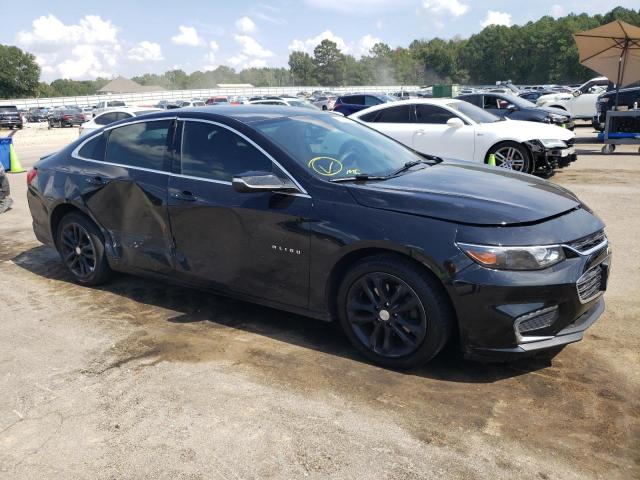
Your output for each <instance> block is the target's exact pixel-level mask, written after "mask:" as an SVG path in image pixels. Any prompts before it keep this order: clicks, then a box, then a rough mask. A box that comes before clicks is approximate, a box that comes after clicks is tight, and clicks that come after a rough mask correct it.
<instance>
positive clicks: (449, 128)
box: [349, 99, 576, 174]
mask: <svg viewBox="0 0 640 480" xmlns="http://www.w3.org/2000/svg"><path fill="white" fill-rule="evenodd" d="M349 118H353V119H355V120H357V121H359V122H362V123H364V124H366V125H368V126H370V127H372V128H374V129H376V130H379V131H380V132H382V133H384V134H386V135H388V136H390V137H392V138H395V139H396V140H398V141H399V142H402V143H404V144H405V145H407V146H409V147H411V148H413V149H414V150H417V151H418V152H421V153H425V154H429V155H435V156H438V157H442V158H445V159H455V160H465V161H470V162H477V163H487V162H488V160H489V158H490V157H489V156H490V155H491V154H493V155H494V158H495V162H496V165H497V166H500V167H503V168H508V169H512V170H517V171H519V172H525V173H533V172H534V171H538V172H540V173H547V174H550V173H551V172H553V169H554V167H557V166H565V165H568V164H569V162H570V161H573V160H575V158H576V157H575V152H574V149H573V143H574V141H575V134H574V133H573V132H571V131H570V130H567V129H564V128H560V127H556V126H554V125H547V124H544V123H537V122H522V121H517V120H505V119H502V118H500V117H498V116H496V115H494V114H492V113H490V112H486V111H485V110H482V109H481V108H478V107H476V106H475V105H472V104H470V103H468V102H464V101H460V100H455V99H416V100H402V101H399V102H393V103H383V104H381V105H376V106H374V107H371V108H367V109H366V110H361V111H360V112H356V113H354V114H352V115H350V116H349Z"/></svg>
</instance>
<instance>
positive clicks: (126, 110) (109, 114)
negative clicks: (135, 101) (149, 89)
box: [80, 107, 163, 136]
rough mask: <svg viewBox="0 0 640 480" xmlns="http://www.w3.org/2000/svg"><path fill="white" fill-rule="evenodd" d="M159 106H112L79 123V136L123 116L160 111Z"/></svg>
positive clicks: (135, 115)
mask: <svg viewBox="0 0 640 480" xmlns="http://www.w3.org/2000/svg"><path fill="white" fill-rule="evenodd" d="M162 111H163V110H161V109H159V108H150V107H122V108H113V109H111V110H107V111H106V112H102V113H99V114H98V115H96V116H95V117H93V118H92V119H91V120H90V121H88V122H85V123H83V124H82V125H80V136H82V135H87V134H89V133H91V132H93V131H95V130H98V129H99V128H102V127H104V126H105V125H109V124H110V123H113V122H117V121H118V120H124V119H125V118H131V117H138V116H140V115H145V114H147V113H154V112H162Z"/></svg>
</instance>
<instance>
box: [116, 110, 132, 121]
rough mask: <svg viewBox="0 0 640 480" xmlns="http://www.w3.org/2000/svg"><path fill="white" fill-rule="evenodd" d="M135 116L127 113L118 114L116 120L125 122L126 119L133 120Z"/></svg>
mask: <svg viewBox="0 0 640 480" xmlns="http://www.w3.org/2000/svg"><path fill="white" fill-rule="evenodd" d="M132 116H133V115H131V114H129V113H126V112H117V113H116V120H124V119H125V118H131V117H132Z"/></svg>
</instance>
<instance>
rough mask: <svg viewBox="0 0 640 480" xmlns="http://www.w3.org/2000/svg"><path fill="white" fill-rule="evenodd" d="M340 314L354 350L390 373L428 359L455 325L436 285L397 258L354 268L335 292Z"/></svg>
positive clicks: (375, 260)
mask: <svg viewBox="0 0 640 480" xmlns="http://www.w3.org/2000/svg"><path fill="white" fill-rule="evenodd" d="M338 313H339V319H340V324H341V326H342V328H343V330H344V332H345V334H346V335H347V337H348V338H349V340H350V341H351V343H352V344H353V345H354V347H355V348H356V349H358V351H360V352H361V353H362V354H363V355H364V356H365V357H367V358H368V359H370V360H371V361H373V362H375V363H377V364H380V365H383V366H385V367H390V368H412V367H417V366H421V365H423V364H425V363H426V362H428V361H429V360H431V359H432V358H433V357H434V356H435V355H437V354H438V352H439V351H440V350H441V349H442V347H443V346H444V345H445V343H446V342H447V340H448V339H449V337H450V335H451V331H452V329H453V325H454V318H453V312H452V309H451V306H450V304H449V302H448V299H447V298H446V296H445V293H444V292H443V290H442V287H441V286H440V285H439V284H438V283H437V280H435V279H434V278H433V277H432V276H431V275H429V273H428V272H425V271H423V270H422V269H421V268H420V267H419V266H416V265H414V264H413V263H410V262H409V261H406V260H404V259H402V258H399V257H395V256H375V257H369V258H366V259H364V260H362V261H360V262H358V263H357V264H356V265H354V266H353V268H351V270H349V271H348V272H347V274H346V275H345V277H344V279H343V281H342V284H341V286H340V289H339V291H338Z"/></svg>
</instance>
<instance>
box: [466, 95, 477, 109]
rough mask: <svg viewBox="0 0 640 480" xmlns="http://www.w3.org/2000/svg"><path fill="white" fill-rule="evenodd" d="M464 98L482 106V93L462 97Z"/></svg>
mask: <svg viewBox="0 0 640 480" xmlns="http://www.w3.org/2000/svg"><path fill="white" fill-rule="evenodd" d="M462 100H464V101H465V102H469V103H471V104H473V105H475V106H476V107H480V108H482V95H467V96H466V97H462Z"/></svg>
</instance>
